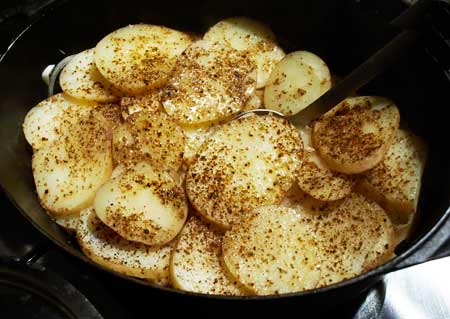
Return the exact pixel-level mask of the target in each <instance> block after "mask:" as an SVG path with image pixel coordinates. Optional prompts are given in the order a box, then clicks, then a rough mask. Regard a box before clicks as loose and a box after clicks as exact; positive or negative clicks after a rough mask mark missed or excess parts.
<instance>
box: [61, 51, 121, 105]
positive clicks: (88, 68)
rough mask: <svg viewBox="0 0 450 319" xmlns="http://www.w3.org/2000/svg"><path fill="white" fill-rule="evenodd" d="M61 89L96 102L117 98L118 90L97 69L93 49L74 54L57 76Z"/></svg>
mask: <svg viewBox="0 0 450 319" xmlns="http://www.w3.org/2000/svg"><path fill="white" fill-rule="evenodd" d="M59 85H60V86H61V88H62V89H63V91H64V92H65V93H67V94H69V95H71V96H73V97H75V98H78V99H82V100H89V101H97V102H113V101H116V100H118V99H119V98H118V96H119V95H120V92H119V91H118V90H117V89H115V88H114V87H113V86H112V84H111V83H109V82H108V81H107V80H106V79H105V78H104V77H103V76H102V75H101V74H100V72H99V71H98V69H97V67H96V66H95V62H94V49H88V50H86V51H83V52H81V53H78V54H76V55H75V56H74V57H73V58H72V60H70V62H69V63H68V64H67V65H66V66H65V67H64V69H63V70H62V71H61V74H60V76H59Z"/></svg>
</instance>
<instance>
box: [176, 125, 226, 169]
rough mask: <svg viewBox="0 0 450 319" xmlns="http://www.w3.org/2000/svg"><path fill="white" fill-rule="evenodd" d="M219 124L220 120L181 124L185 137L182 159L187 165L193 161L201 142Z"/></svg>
mask: <svg viewBox="0 0 450 319" xmlns="http://www.w3.org/2000/svg"><path fill="white" fill-rule="evenodd" d="M220 125H221V122H220V121H213V122H204V123H199V124H193V125H183V126H182V128H183V132H184V135H185V137H186V143H185V147H184V153H183V159H184V162H185V163H186V164H187V165H191V164H192V163H193V162H194V161H195V159H196V157H197V154H198V151H199V150H200V148H201V146H202V145H203V143H204V142H205V141H206V139H207V138H208V137H209V136H210V135H211V134H212V133H213V132H214V131H215V130H216V129H217V128H218V127H219V126H220Z"/></svg>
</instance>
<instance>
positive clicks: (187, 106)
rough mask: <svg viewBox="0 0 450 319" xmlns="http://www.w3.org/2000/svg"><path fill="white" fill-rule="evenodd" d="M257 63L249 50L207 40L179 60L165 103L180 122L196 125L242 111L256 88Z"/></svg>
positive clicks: (165, 95) (167, 89) (194, 45)
mask: <svg viewBox="0 0 450 319" xmlns="http://www.w3.org/2000/svg"><path fill="white" fill-rule="evenodd" d="M255 70H256V69H255V65H254V64H253V62H251V61H250V60H249V59H248V58H247V56H246V55H245V53H243V52H240V51H237V50H234V49H233V48H231V47H228V46H225V45H220V44H216V43H212V42H208V41H205V40H201V41H197V42H195V43H193V44H192V45H191V46H190V47H189V48H187V49H186V51H184V52H183V54H182V56H181V57H180V58H179V59H178V61H177V63H176V65H175V68H174V71H173V73H172V75H171V77H170V79H169V81H168V84H167V86H166V87H165V88H164V89H163V93H162V104H163V106H164V109H165V110H166V112H167V113H168V114H169V115H170V116H172V117H173V118H174V119H175V120H176V121H177V122H179V123H184V124H196V123H201V122H208V121H215V120H220V119H224V118H228V117H230V116H231V115H233V114H236V113H238V112H239V111H240V110H241V109H242V107H243V106H244V104H245V102H246V101H247V100H248V98H249V97H250V96H251V94H252V93H253V92H254V90H255V76H256V74H255V73H256V72H255Z"/></svg>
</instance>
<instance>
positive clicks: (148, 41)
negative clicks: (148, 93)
mask: <svg viewBox="0 0 450 319" xmlns="http://www.w3.org/2000/svg"><path fill="white" fill-rule="evenodd" d="M191 42H192V40H191V37H190V36H189V35H187V34H185V33H182V32H179V31H176V30H172V29H169V28H166V27H163V26H156V25H149V24H136V25H129V26H126V27H124V28H121V29H118V30H116V31H114V32H112V33H110V34H108V35H107V36H106V37H104V38H103V39H102V40H100V42H99V43H97V46H96V47H95V56H94V59H95V64H96V66H97V68H98V70H99V71H100V73H101V74H102V75H103V76H104V77H105V78H106V79H107V80H108V81H109V82H111V83H112V84H113V85H114V86H115V87H117V88H119V89H120V90H121V91H124V92H126V93H129V94H138V93H142V92H144V91H145V90H148V89H151V88H154V87H160V86H162V85H164V83H165V82H166V80H167V77H168V75H169V74H170V72H171V71H172V68H173V66H174V64H175V61H176V59H177V57H178V56H179V55H180V54H181V53H182V52H183V51H184V50H185V49H186V48H187V47H188V46H189V45H190V44H191Z"/></svg>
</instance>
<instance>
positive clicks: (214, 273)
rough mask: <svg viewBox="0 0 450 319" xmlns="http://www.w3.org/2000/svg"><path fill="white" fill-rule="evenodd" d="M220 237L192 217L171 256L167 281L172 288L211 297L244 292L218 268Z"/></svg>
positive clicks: (220, 235)
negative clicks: (168, 280)
mask: <svg viewBox="0 0 450 319" xmlns="http://www.w3.org/2000/svg"><path fill="white" fill-rule="evenodd" d="M221 254H222V234H220V233H217V232H215V231H214V230H212V229H211V228H210V227H208V226H207V225H206V224H204V223H203V222H202V221H201V220H200V219H198V218H197V217H195V216H192V217H191V218H190V219H189V220H188V221H187V222H186V225H184V228H183V230H182V231H181V233H180V235H179V237H178V242H177V244H176V246H175V249H174V251H173V253H172V259H171V263H170V279H171V283H172V285H173V286H174V287H175V288H178V289H182V290H185V291H193V292H199V293H205V294H213V295H242V294H244V292H243V291H242V289H240V288H239V287H238V285H237V284H236V283H235V282H234V281H232V280H231V279H229V278H228V277H227V274H226V273H225V271H224V270H223V268H222V265H221V260H220V256H221Z"/></svg>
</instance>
